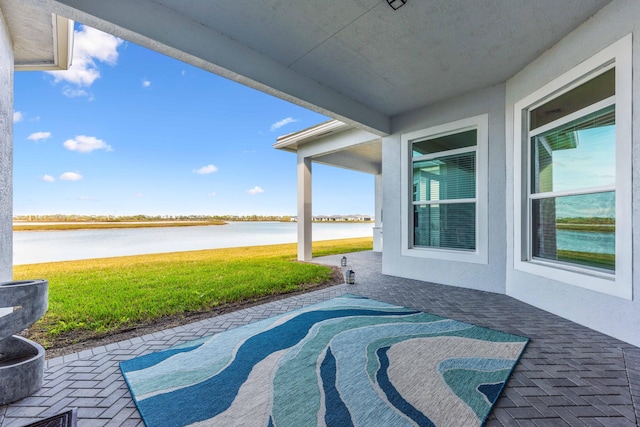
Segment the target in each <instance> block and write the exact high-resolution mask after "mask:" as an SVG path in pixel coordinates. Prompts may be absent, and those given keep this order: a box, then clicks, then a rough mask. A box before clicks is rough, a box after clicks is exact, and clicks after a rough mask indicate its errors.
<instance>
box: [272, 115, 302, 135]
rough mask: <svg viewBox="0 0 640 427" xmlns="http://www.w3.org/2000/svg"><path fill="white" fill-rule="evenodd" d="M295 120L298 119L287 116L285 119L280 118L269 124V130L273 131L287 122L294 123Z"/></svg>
mask: <svg viewBox="0 0 640 427" xmlns="http://www.w3.org/2000/svg"><path fill="white" fill-rule="evenodd" d="M297 121H298V120H297V119H294V118H293V117H287V118H286V119H282V120H280V121H278V122H275V123H274V124H272V125H271V131H272V132H273V131H274V130H278V129H280V128H281V127H282V126H285V125H288V124H289V123H295V122H297Z"/></svg>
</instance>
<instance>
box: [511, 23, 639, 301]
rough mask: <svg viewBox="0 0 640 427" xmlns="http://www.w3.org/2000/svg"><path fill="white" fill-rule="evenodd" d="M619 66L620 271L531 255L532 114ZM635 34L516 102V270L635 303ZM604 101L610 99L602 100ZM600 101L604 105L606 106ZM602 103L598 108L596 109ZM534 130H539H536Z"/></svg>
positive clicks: (617, 236) (617, 191)
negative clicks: (633, 142)
mask: <svg viewBox="0 0 640 427" xmlns="http://www.w3.org/2000/svg"><path fill="white" fill-rule="evenodd" d="M613 67H615V81H616V83H615V85H616V86H615V95H614V98H615V105H616V110H615V120H616V136H615V138H616V148H615V150H616V180H615V186H614V188H615V194H616V197H615V198H616V206H615V209H616V232H615V233H616V234H615V240H616V246H615V255H616V266H615V272H611V273H609V272H604V271H597V270H594V269H589V268H586V267H584V266H580V265H578V264H569V263H554V262H553V261H545V260H541V259H535V260H534V259H532V257H531V255H530V254H531V235H530V233H531V218H530V215H531V212H530V209H529V208H528V203H529V202H528V195H529V193H528V191H529V188H528V187H527V186H528V184H529V182H528V177H529V176H530V175H529V174H528V171H529V155H530V153H529V151H528V150H527V147H528V146H529V145H528V144H529V137H530V133H529V130H528V126H527V123H528V118H527V115H528V113H529V111H531V110H532V109H534V108H536V107H537V106H539V105H541V104H544V103H545V102H547V101H548V100H550V99H553V98H556V97H557V96H559V95H561V94H563V93H566V92H568V91H570V90H571V89H574V88H575V87H578V86H580V85H582V84H583V83H586V82H587V81H589V80H590V79H592V78H594V77H595V76H597V75H599V74H601V73H602V72H604V71H606V70H608V69H611V68H613ZM631 87H632V36H631V34H629V35H627V36H625V37H624V38H622V39H620V40H618V41H617V42H615V43H614V44H612V45H611V46H609V47H607V48H605V49H604V50H602V51H600V52H599V53H597V54H595V55H594V56H592V57H590V58H589V59H587V60H586V61H584V62H582V63H580V64H579V65H577V66H576V67H574V68H572V69H571V70H569V71H567V72H566V73H564V74H562V75H561V76H559V77H558V78H556V79H554V80H553V81H551V82H549V83H547V84H546V85H544V86H542V87H541V88H539V89H538V90H536V91H534V92H533V93H531V94H530V95H528V96H526V97H525V98H523V99H521V100H520V101H518V102H516V103H515V104H514V116H513V117H514V127H513V129H514V130H513V132H514V134H513V142H514V145H513V146H514V150H513V156H514V157H513V164H514V186H513V189H514V194H513V200H514V210H513V215H514V218H513V221H514V222H513V224H514V233H513V235H514V242H513V244H514V245H513V247H514V257H513V258H514V266H513V267H514V269H515V270H519V271H523V272H526V273H530V274H534V275H537V276H542V277H545V278H549V279H553V280H555V281H558V282H563V283H566V284H569V285H572V286H578V287H581V288H586V289H590V290H593V291H596V292H602V293H605V294H609V295H613V296H616V297H620V298H625V299H629V300H631V299H632V297H633V288H632V263H633V260H632V243H633V242H632V235H631V227H632V185H631V179H632V159H631V147H632V116H631V111H632V110H631V108H632V90H631ZM602 102H604V103H607V102H610V100H605V101H602ZM602 102H601V103H602ZM597 105H599V104H593V106H594V108H595V107H596V106H597ZM534 132H539V130H538V129H536V130H535V131H534Z"/></svg>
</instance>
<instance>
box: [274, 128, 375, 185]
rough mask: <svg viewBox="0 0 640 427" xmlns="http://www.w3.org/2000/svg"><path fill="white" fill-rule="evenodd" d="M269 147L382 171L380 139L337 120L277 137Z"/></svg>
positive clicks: (324, 161) (347, 166)
mask: <svg viewBox="0 0 640 427" xmlns="http://www.w3.org/2000/svg"><path fill="white" fill-rule="evenodd" d="M273 147H274V148H277V149H279V150H283V151H289V152H294V153H297V154H299V155H302V156H303V157H308V158H310V159H311V160H312V161H314V162H316V163H321V164H325V165H329V166H336V167H341V168H344V169H350V170H354V171H359V172H365V173H370V174H374V175H377V174H380V173H382V139H381V138H380V137H379V136H378V135H376V134H374V133H371V132H367V131H365V130H362V129H358V128H357V127H356V126H353V125H349V124H347V123H343V122H341V121H339V120H330V121H328V122H324V123H320V124H319V125H316V126H313V127H310V128H307V129H304V130H301V131H299V132H294V133H290V134H288V135H283V136H280V137H278V139H277V141H276V143H275V144H274V145H273Z"/></svg>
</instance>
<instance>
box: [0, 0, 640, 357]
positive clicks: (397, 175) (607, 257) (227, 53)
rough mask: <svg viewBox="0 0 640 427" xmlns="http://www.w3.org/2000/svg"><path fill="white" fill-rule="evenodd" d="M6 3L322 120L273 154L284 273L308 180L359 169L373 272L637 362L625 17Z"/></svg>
mask: <svg viewBox="0 0 640 427" xmlns="http://www.w3.org/2000/svg"><path fill="white" fill-rule="evenodd" d="M4 3H8V4H14V3H17V2H16V1H15V0H4V1H2V2H0V7H2V8H3V12H4V7H3V6H4ZM24 3H27V4H29V5H31V6H33V7H35V8H38V9H40V10H43V11H46V12H48V13H54V14H56V15H58V16H64V17H66V18H69V19H73V20H76V21H79V22H83V23H86V24H87V25H91V26H93V27H96V28H98V29H101V30H103V31H108V32H110V33H113V34H115V35H117V36H119V37H123V38H125V39H128V40H131V41H134V42H136V43H139V44H142V45H144V46H147V47H150V48H153V49H156V50H158V51H160V52H163V53H166V54H168V55H171V56H174V57H176V58H178V59H180V60H183V61H186V62H189V63H192V64H194V65H197V66H200V67H201V68H203V69H207V70H210V71H212V72H215V73H218V74H221V75H223V76H226V77H229V78H231V79H233V80H236V81H238V82H241V83H243V84H247V85H249V86H252V87H254V88H257V89H260V90H263V91H265V92H267V93H271V94H273V95H275V96H279V97H281V98H283V99H287V100H289V101H291V102H295V103H297V104H299V105H303V106H305V107H308V108H311V109H314V110H315V111H318V112H321V113H323V114H326V115H327V116H330V117H332V118H334V119H335V120H332V121H329V122H327V123H323V124H320V125H317V126H315V127H313V128H310V129H307V130H304V131H301V132H297V133H295V134H290V135H285V136H283V137H280V138H278V140H277V142H276V144H275V146H276V148H279V149H283V150H288V151H291V152H294V153H296V155H297V157H298V166H297V167H298V215H297V216H298V238H299V251H298V257H299V258H300V259H309V258H310V256H311V238H312V236H311V210H312V209H311V207H312V195H311V180H312V164H313V163H314V162H319V163H325V164H330V165H334V166H338V167H347V168H350V169H354V170H359V171H361V172H364V173H369V174H371V175H372V176H374V180H375V182H376V211H375V212H374V214H375V215H374V216H375V219H376V223H375V229H374V230H375V233H376V239H377V242H378V246H377V248H378V249H379V250H382V269H383V273H385V274H389V275H395V276H401V277H409V278H414V279H420V280H424V281H429V282H437V283H441V284H446V285H451V286H460V287H465V288H473V289H478V290H483V291H488V292H494V293H499V294H506V295H509V296H511V297H514V298H517V299H519V300H522V301H524V302H526V303H529V304H532V305H534V306H536V307H539V308H542V309H544V310H547V311H550V312H552V313H555V314H557V315H559V316H562V317H565V318H567V319H570V320H572V321H575V322H578V323H580V324H583V325H585V326H587V327H590V328H593V329H596V330H599V331H601V332H604V333H606V334H609V335H612V336H614V337H616V338H619V339H622V340H624V341H627V342H630V343H632V344H635V345H640V328H638V325H640V297H639V296H640V270H639V269H634V268H633V267H634V265H638V261H639V260H640V258H639V256H640V237H639V235H638V233H637V232H635V230H638V229H640V228H639V227H640V215H638V212H640V157H639V156H638V153H640V147H638V145H639V144H640V142H638V141H639V140H638V138H637V137H636V134H637V133H638V129H640V108H638V105H640V81H639V79H640V44H639V43H638V37H639V34H640V2H638V1H637V0H562V1H557V0H538V1H535V2H531V1H525V0H499V1H495V2H491V3H488V2H477V1H473V0H435V1H429V2H421V1H416V0H408V1H407V2H406V4H404V5H403V6H401V7H399V8H398V9H397V10H394V9H393V8H391V7H390V6H389V5H388V4H387V2H386V1H382V0H362V1H358V2H342V1H337V0H335V1H334V0H327V1H326V2H311V1H308V2H307V1H302V2H300V1H298V2H294V1H284V2H282V1H276V0H265V1H262V2H258V3H254V2H247V3H246V4H245V3H244V2H220V3H218V2H216V3H215V4H212V3H209V2H182V1H180V0H155V1H150V0H140V1H136V2H128V1H125V0H116V1H110V2H103V1H100V0H83V1H79V0H58V1H54V0H25V1H24ZM249 3H250V4H249ZM5 18H6V16H5ZM4 28H5V29H4V31H3V34H4V35H3V41H2V46H3V52H4V53H3V55H2V61H3V64H4V67H3V70H5V69H6V68H7V65H8V64H12V61H11V54H12V53H11V43H10V40H9V36H8V34H7V29H6V24H5V26H4ZM10 74H11V73H10V72H9V71H5V76H4V77H3V82H4V83H3V84H2V85H0V90H2V91H3V92H4V94H5V95H6V96H3V97H2V99H3V100H4V101H3V102H5V104H6V103H7V102H8V101H6V100H7V99H10V98H11V96H10V95H11V91H12V88H11V76H10ZM9 110H10V108H9V105H4V106H3V111H5V113H6V112H8V111H9ZM3 126H5V124H3ZM10 134H11V130H10V126H6V127H5V130H4V131H3V133H2V140H1V141H0V147H2V150H4V151H1V150H0V152H4V153H6V152H7V150H8V149H10V146H11V138H10V136H11V135H10ZM3 156H4V159H5V160H4V161H5V164H6V163H7V154H3ZM0 171H2V172H0V174H1V175H2V176H0V189H2V191H0V194H2V195H3V196H2V197H4V200H5V201H6V200H8V199H9V198H10V194H11V188H10V187H11V186H10V182H9V181H10V174H8V173H7V172H6V169H5V168H4V167H3V168H0ZM2 206H6V205H2ZM3 209H4V214H3V216H2V219H1V222H0V226H1V227H2V228H0V231H1V232H2V236H3V240H2V242H3V243H0V246H2V247H0V258H2V263H3V264H2V265H4V267H3V270H2V271H4V272H5V273H3V274H4V275H5V276H6V271H7V270H6V269H7V258H8V257H10V254H9V251H8V249H7V242H6V239H7V238H6V237H4V236H6V234H7V233H8V230H9V229H10V228H9V227H10V225H9V221H10V216H9V215H8V213H10V212H7V208H6V207H4V208H3ZM572 233H573V234H572ZM382 235H383V236H384V246H383V247H382Z"/></svg>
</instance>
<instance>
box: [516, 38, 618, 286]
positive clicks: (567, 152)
mask: <svg viewBox="0 0 640 427" xmlns="http://www.w3.org/2000/svg"><path fill="white" fill-rule="evenodd" d="M623 47H624V46H622V45H621V42H619V43H618V44H617V45H616V46H615V47H613V48H610V49H608V50H606V51H604V52H601V53H600V54H599V55H596V57H594V58H592V59H591V60H590V61H587V62H585V63H583V64H581V65H580V66H578V67H576V69H574V70H572V71H571V72H570V73H567V74H566V75H564V76H562V77H561V78H559V79H558V80H557V81H554V82H552V83H550V84H549V85H547V86H545V87H544V88H542V89H541V90H540V91H538V92H536V94H534V95H532V96H530V97H528V98H526V99H525V100H523V101H521V102H519V103H517V104H516V110H515V114H516V119H517V120H516V123H517V126H518V128H519V129H521V135H522V136H521V138H516V147H518V148H519V150H516V154H517V156H516V158H515V159H514V160H515V164H516V166H518V165H519V166H520V167H521V168H520V169H519V170H518V167H516V196H518V195H519V198H520V200H522V201H523V202H524V203H518V202H516V203H515V205H516V206H518V207H519V208H520V209H516V211H517V217H516V233H515V234H516V237H517V239H516V240H517V241H516V245H515V247H516V248H520V249H521V254H520V256H519V257H517V256H516V257H515V258H516V260H515V267H516V268H517V269H522V270H525V271H529V272H532V273H535V274H540V275H543V276H548V277H550V278H553V279H556V280H561V281H565V282H568V283H571V284H574V285H578V286H585V287H588V288H591V289H594V290H599V291H603V292H607V293H611V294H614V295H618V296H628V292H629V291H626V290H624V288H625V286H628V284H622V283H620V282H621V281H622V280H623V278H624V280H627V278H628V276H629V272H630V264H629V263H630V253H629V252H630V247H631V242H630V238H629V237H628V235H629V234H630V233H629V231H630V228H628V226H629V224H630V214H631V212H630V188H629V182H630V173H631V164H630V160H629V158H630V146H631V138H630V125H631V123H630V119H629V114H630V101H629V99H628V97H627V95H626V93H623V94H621V93H620V92H621V91H622V92H626V91H628V92H629V94H630V92H631V87H630V84H631V81H630V70H629V69H628V64H627V63H626V61H625V60H624V59H623V57H622V53H623V51H624V49H623ZM518 128H516V130H517V129H518ZM516 135H518V132H517V131H516ZM518 178H519V179H518ZM518 224H519V227H518V226H517V225H518ZM625 228H627V230H626V231H625ZM625 234H626V235H625ZM616 283H617V284H616ZM629 283H630V281H629ZM629 289H630V288H629Z"/></svg>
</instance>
